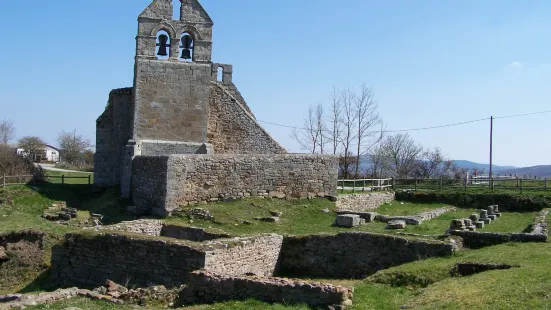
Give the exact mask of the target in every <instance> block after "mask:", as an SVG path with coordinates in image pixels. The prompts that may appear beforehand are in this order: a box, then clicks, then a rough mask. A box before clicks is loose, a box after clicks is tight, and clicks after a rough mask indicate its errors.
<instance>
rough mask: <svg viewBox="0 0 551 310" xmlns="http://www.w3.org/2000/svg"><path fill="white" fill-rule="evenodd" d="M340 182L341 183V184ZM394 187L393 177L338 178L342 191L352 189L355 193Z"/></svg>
mask: <svg viewBox="0 0 551 310" xmlns="http://www.w3.org/2000/svg"><path fill="white" fill-rule="evenodd" d="M339 184H340V185H339ZM391 187H392V179H358V180H337V190H341V191H342V192H344V191H345V190H346V191H352V192H353V193H354V192H356V191H358V192H365V191H376V190H385V189H389V188H391Z"/></svg>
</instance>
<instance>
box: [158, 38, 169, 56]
mask: <svg viewBox="0 0 551 310" xmlns="http://www.w3.org/2000/svg"><path fill="white" fill-rule="evenodd" d="M167 42H168V36H166V35H164V34H162V35H160V36H159V43H157V46H158V47H159V51H158V52H157V55H159V56H168V54H167V52H166V49H167V48H168V47H170V44H167Z"/></svg>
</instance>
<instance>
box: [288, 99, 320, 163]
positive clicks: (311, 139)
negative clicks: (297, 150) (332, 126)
mask: <svg viewBox="0 0 551 310" xmlns="http://www.w3.org/2000/svg"><path fill="white" fill-rule="evenodd" d="M323 118H324V110H323V106H322V105H321V104H318V105H317V106H315V107H314V106H310V107H309V108H308V115H307V116H306V118H305V119H304V125H303V126H304V128H301V129H293V132H292V137H293V139H295V140H296V141H297V142H298V144H299V145H300V147H301V148H302V149H303V150H307V151H308V152H310V153H312V154H315V153H316V152H317V150H318V147H319V150H320V151H321V153H322V154H323V152H324V146H325V144H326V143H327V141H326V139H325V136H324V131H325V129H326V128H325V123H324V119H323Z"/></svg>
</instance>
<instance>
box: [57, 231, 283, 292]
mask: <svg viewBox="0 0 551 310" xmlns="http://www.w3.org/2000/svg"><path fill="white" fill-rule="evenodd" d="M282 239H283V237H282V236H279V235H259V236H250V237H243V238H233V239H223V240H222V239H220V240H214V241H208V242H203V243H195V242H189V241H181V240H176V239H168V238H163V239H154V238H152V237H147V236H139V235H134V234H112V233H98V234H94V233H86V234H76V233H70V234H67V235H66V236H65V242H64V243H63V245H61V246H57V247H54V248H53V250H52V262H51V266H52V268H51V280H52V281H54V283H57V284H59V285H62V286H79V285H82V286H98V285H103V284H104V283H105V281H106V280H107V279H110V280H113V281H115V282H117V283H122V284H124V285H126V286H128V285H136V286H141V287H145V286H150V285H152V284H162V285H165V286H167V287H173V286H177V285H180V284H183V283H185V282H186V280H187V279H188V275H189V273H190V272H192V271H194V270H199V269H207V270H209V271H210V270H211V269H212V270H213V271H215V272H218V273H222V274H227V275H242V274H246V273H255V274H262V275H271V274H272V273H273V272H274V269H275V266H276V264H277V259H278V255H279V251H280V249H281V242H282Z"/></svg>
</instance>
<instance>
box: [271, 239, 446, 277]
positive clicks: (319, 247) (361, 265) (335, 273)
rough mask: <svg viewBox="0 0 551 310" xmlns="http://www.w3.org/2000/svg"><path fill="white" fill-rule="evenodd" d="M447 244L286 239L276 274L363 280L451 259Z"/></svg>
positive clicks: (373, 240)
mask: <svg viewBox="0 0 551 310" xmlns="http://www.w3.org/2000/svg"><path fill="white" fill-rule="evenodd" d="M454 249H455V248H454V246H453V245H452V244H450V243H445V242H440V241H428V240H426V241H425V240H413V239H406V238H402V237H396V236H390V235H381V234H373V233H340V234H338V235H336V236H333V235H314V236H306V237H286V238H285V239H284V242H283V247H282V249H281V257H280V269H279V273H280V274H282V275H287V274H290V275H305V276H309V277H315V276H318V277H324V278H328V277H329V278H332V277H335V278H364V277H366V276H369V275H371V274H373V273H375V272H377V271H378V270H381V269H385V268H389V267H392V266H397V265H400V264H404V263H408V262H412V261H416V260H420V259H424V258H429V257H439V256H447V255H451V254H452V253H453V252H454Z"/></svg>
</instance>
